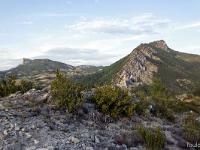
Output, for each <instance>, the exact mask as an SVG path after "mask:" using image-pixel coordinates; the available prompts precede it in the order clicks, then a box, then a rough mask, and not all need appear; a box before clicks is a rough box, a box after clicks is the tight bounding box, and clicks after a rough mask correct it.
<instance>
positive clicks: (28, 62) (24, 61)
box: [23, 58, 32, 65]
mask: <svg viewBox="0 0 200 150" xmlns="http://www.w3.org/2000/svg"><path fill="white" fill-rule="evenodd" d="M31 62H32V60H31V59H28V58H23V65H26V64H30V63H31Z"/></svg>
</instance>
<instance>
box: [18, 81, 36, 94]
mask: <svg viewBox="0 0 200 150" xmlns="http://www.w3.org/2000/svg"><path fill="white" fill-rule="evenodd" d="M32 88H33V83H32V82H30V81H27V80H21V81H20V84H19V85H18V89H19V91H21V92H22V93H25V92H27V91H28V90H30V89H32Z"/></svg>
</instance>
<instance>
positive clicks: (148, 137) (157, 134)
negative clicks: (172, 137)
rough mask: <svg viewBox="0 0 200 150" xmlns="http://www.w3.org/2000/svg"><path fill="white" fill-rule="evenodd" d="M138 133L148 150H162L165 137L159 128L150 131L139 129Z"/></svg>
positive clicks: (149, 129) (148, 129)
mask: <svg viewBox="0 0 200 150" xmlns="http://www.w3.org/2000/svg"><path fill="white" fill-rule="evenodd" d="M138 132H139V133H140V135H141V136H142V138H143V140H144V141H145V144H146V147H147V148H148V149H150V150H162V149H163V148H164V146H165V135H164V134H163V133H162V131H161V130H160V128H156V129H151V128H144V127H139V129H138Z"/></svg>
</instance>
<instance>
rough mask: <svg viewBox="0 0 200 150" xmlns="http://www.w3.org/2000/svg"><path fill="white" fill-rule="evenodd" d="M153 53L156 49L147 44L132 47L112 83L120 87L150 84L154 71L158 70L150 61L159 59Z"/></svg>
mask: <svg viewBox="0 0 200 150" xmlns="http://www.w3.org/2000/svg"><path fill="white" fill-rule="evenodd" d="M155 53H156V51H155V50H154V49H153V48H151V47H150V46H148V44H141V45H140V46H138V47H137V48H136V49H134V50H133V52H132V53H131V54H130V55H129V56H128V59H127V61H126V63H125V65H124V66H123V67H122V68H121V69H120V71H119V72H118V73H117V76H116V78H115V79H114V84H116V85H117V86H120V87H130V86H138V85H140V84H151V83H152V78H153V75H154V73H156V72H157V71H158V67H157V66H156V65H155V64H154V63H152V61H150V60H159V58H158V57H156V56H155V55H154V54H155Z"/></svg>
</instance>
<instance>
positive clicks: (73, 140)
mask: <svg viewBox="0 0 200 150" xmlns="http://www.w3.org/2000/svg"><path fill="white" fill-rule="evenodd" d="M68 140H69V141H70V142H71V143H74V144H77V143H79V142H80V140H79V139H78V138H75V137H73V136H70V137H69V139H68Z"/></svg>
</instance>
